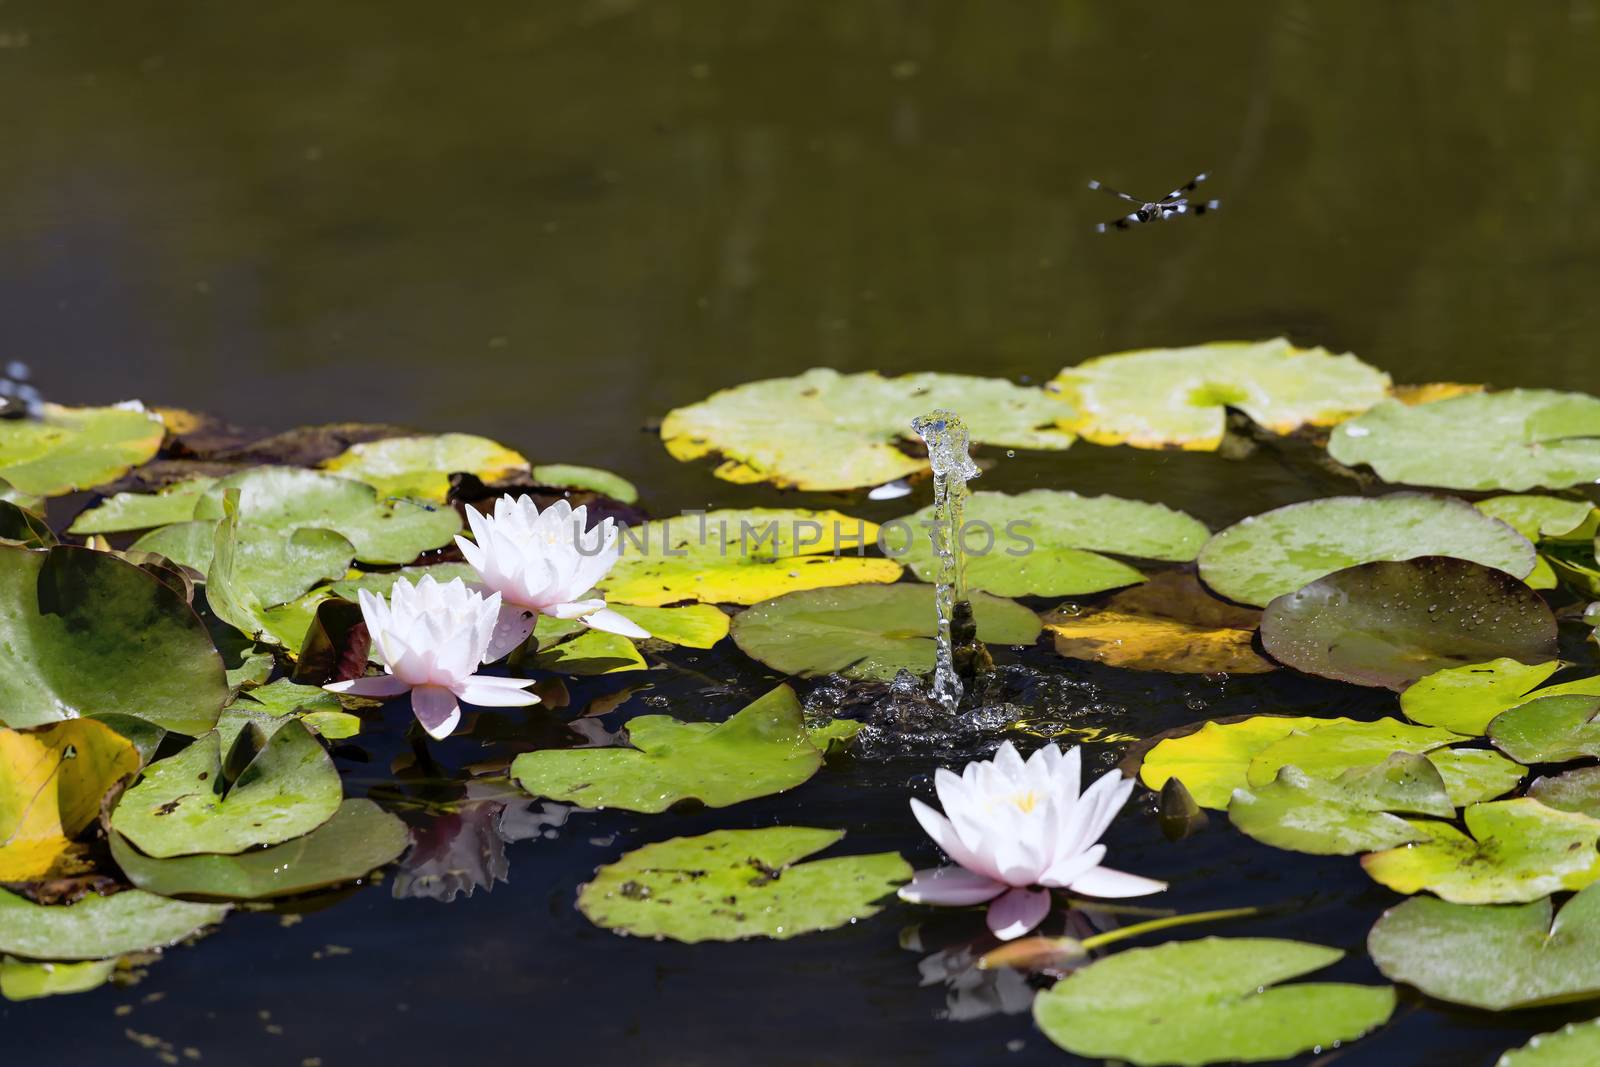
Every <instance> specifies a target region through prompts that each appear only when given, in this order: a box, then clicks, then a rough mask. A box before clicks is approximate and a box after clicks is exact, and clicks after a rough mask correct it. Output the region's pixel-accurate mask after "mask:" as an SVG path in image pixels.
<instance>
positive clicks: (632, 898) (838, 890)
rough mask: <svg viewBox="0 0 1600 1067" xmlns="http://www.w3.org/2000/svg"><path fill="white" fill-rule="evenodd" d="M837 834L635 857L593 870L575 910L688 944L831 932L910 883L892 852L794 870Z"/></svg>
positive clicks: (758, 835)
mask: <svg viewBox="0 0 1600 1067" xmlns="http://www.w3.org/2000/svg"><path fill="white" fill-rule="evenodd" d="M843 837H844V831H843V830H819V829H813V828H811V827H804V826H773V827H768V828H765V829H761V830H716V831H713V832H712V833H709V834H702V835H700V836H699V837H675V838H672V839H671V840H670V841H662V842H660V843H658V844H653V845H645V846H644V847H643V848H638V849H634V850H633V851H632V852H630V853H628V854H627V855H625V856H623V857H622V858H621V859H620V860H618V861H616V862H615V863H611V864H607V865H606V866H604V867H601V868H600V869H599V870H598V871H596V872H595V878H594V881H592V882H589V883H588V884H587V885H585V886H584V887H583V888H582V890H580V891H579V893H578V909H579V910H580V911H582V912H583V914H584V915H586V916H587V917H588V918H589V921H590V922H592V923H594V924H595V925H596V926H603V927H605V928H607V929H609V930H613V931H615V932H617V933H619V934H631V935H633V936H635V937H656V938H670V939H671V940H673V941H682V942H686V943H688V944H697V943H699V942H701V941H740V940H743V939H745V938H750V937H770V938H774V939H776V940H780V941H786V940H788V939H789V938H792V937H798V936H799V935H801V934H809V933H813V932H815V931H818V930H832V929H834V928H836V927H840V926H845V925H847V924H849V923H853V922H856V921H857V920H859V919H866V918H870V917H871V916H873V915H876V914H877V913H878V912H879V910H881V909H880V907H879V905H878V901H880V900H882V899H883V898H884V897H885V896H887V895H889V894H890V893H892V892H894V890H895V889H896V888H897V887H898V886H900V885H902V884H904V883H905V882H907V881H909V880H910V879H911V865H910V864H908V863H906V861H905V860H904V859H902V858H901V857H900V854H899V853H898V852H879V853H875V854H873V855H866V856H839V857H835V858H833V859H824V860H812V861H811V862H808V863H802V862H800V861H801V860H804V859H805V858H806V857H807V856H810V855H812V854H814V853H817V852H820V851H822V850H823V849H825V848H827V847H829V846H830V845H834V844H837V843H838V842H839V841H840V840H841V839H842V838H843Z"/></svg>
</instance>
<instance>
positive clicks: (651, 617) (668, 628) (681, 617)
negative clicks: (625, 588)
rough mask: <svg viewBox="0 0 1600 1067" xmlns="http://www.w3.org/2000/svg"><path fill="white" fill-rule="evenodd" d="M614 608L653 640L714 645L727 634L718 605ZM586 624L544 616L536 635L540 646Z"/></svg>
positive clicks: (725, 616) (724, 614)
mask: <svg viewBox="0 0 1600 1067" xmlns="http://www.w3.org/2000/svg"><path fill="white" fill-rule="evenodd" d="M611 610H612V611H615V612H616V613H617V614H618V615H621V616H622V617H623V618H625V619H627V620H628V621H630V622H633V623H636V624H638V625H639V626H641V627H643V629H644V630H645V632H646V633H648V634H649V635H650V637H651V639H654V640H656V641H661V642H664V643H666V644H669V645H681V646H682V647H684V648H711V647H712V646H714V645H715V644H716V643H717V642H718V641H721V640H722V639H723V638H724V637H727V636H728V614H727V612H725V611H723V610H722V609H721V608H719V607H717V606H716V605H715V604H684V605H681V606H680V607H675V608H643V607H639V606H638V605H636V604H617V605H614V606H612V608H611ZM585 629H586V627H585V626H584V624H583V623H582V622H581V621H579V620H577V619H557V618H553V617H551V616H549V615H541V616H540V617H539V623H538V625H537V626H536V627H534V631H533V634H534V637H535V638H537V639H538V642H539V647H540V648H541V649H543V648H545V647H547V646H549V645H553V644H554V643H555V642H557V641H561V640H563V639H565V638H567V637H570V636H572V635H573V634H579V633H583V632H584V630H585Z"/></svg>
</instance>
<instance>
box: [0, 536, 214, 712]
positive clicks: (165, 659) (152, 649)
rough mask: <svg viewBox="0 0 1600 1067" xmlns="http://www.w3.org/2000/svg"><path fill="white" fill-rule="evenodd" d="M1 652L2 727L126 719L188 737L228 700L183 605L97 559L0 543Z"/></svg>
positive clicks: (82, 551)
mask: <svg viewBox="0 0 1600 1067" xmlns="http://www.w3.org/2000/svg"><path fill="white" fill-rule="evenodd" d="M0 645H3V646H4V647H6V648H7V649H8V650H10V652H11V653H12V654H11V655H9V656H8V657H7V662H6V667H5V670H3V671H0V721H3V722H4V723H5V724H7V725H10V726H13V727H18V728H21V727H27V726H39V725H43V724H45V723H50V722H59V721H61V720H64V719H71V718H76V717H80V716H82V717H90V718H94V717H99V716H109V715H127V716H131V717H133V718H137V719H143V720H145V721H147V722H150V723H153V724H155V725H157V726H160V727H162V728H163V729H167V730H171V731H173V732H175V733H181V734H190V735H194V734H201V733H204V732H206V731H207V730H209V729H211V727H212V724H214V723H215V722H216V720H217V713H218V712H220V711H221V710H222V705H223V704H224V703H226V702H227V699H228V687H227V683H226V681H225V679H224V677H223V668H222V657H221V656H219V655H218V654H217V650H216V648H215V647H213V646H212V644H211V638H210V636H209V635H208V634H207V633H206V628H205V624H204V623H202V622H201V621H200V618H199V616H197V615H196V614H195V613H194V609H193V608H191V607H190V606H189V605H188V604H187V603H186V602H185V601H184V600H183V598H182V597H181V596H180V595H178V593H176V592H175V591H173V590H172V589H171V588H170V587H168V586H167V585H165V584H163V583H162V582H161V580H160V579H158V578H157V577H155V576H154V575H152V574H150V573H149V572H148V571H145V570H141V569H140V568H138V567H135V566H134V565H133V564H131V563H128V562H126V561H125V560H122V559H118V558H117V557H115V556H113V555H111V554H109V553H105V552H95V551H93V550H91V549H87V548H75V547H71V546H66V545H58V546H56V547H54V548H52V549H50V550H49V551H48V552H36V551H31V550H29V549H24V548H13V547H5V546H0ZM91 664H92V668H87V665H91ZM86 668H87V669H86Z"/></svg>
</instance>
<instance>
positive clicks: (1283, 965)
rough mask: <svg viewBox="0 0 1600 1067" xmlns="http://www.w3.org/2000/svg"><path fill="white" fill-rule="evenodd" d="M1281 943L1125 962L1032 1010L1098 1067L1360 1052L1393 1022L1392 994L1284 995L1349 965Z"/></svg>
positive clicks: (1335, 986)
mask: <svg viewBox="0 0 1600 1067" xmlns="http://www.w3.org/2000/svg"><path fill="white" fill-rule="evenodd" d="M1343 956H1344V953H1342V952H1340V951H1339V950H1338V949H1333V948H1324V947H1323V946H1321V945H1308V944H1305V943H1303V942H1299V941H1280V940H1277V939H1272V938H1257V937H1239V938H1221V937H1207V938H1202V939H1200V940H1198V941H1169V942H1167V943H1166V944H1164V945H1157V946H1156V947H1154V948H1136V949H1130V950H1128V951H1126V952H1119V953H1116V954H1115V955H1112V956H1108V957H1106V958H1104V959H1101V960H1096V961H1095V962H1094V963H1091V964H1090V965H1089V966H1087V967H1084V968H1081V969H1080V970H1077V971H1075V972H1073V973H1072V974H1071V975H1069V976H1068V977H1067V978H1065V979H1064V980H1062V981H1060V982H1057V983H1056V984H1055V985H1054V986H1052V987H1051V988H1050V989H1048V990H1046V991H1045V992H1043V993H1040V994H1039V996H1038V997H1037V998H1036V999H1035V1000H1034V1002H1033V1018H1034V1021H1035V1022H1037V1023H1038V1024H1039V1029H1041V1030H1043V1031H1044V1033H1045V1036H1046V1037H1048V1038H1049V1039H1050V1040H1051V1041H1054V1042H1055V1043H1056V1044H1057V1045H1060V1046H1061V1047H1062V1048H1064V1049H1066V1050H1067V1051H1068V1052H1070V1053H1073V1054H1074V1055H1077V1056H1082V1057H1085V1058H1086V1059H1092V1060H1117V1061H1122V1062H1126V1063H1132V1064H1139V1065H1146V1064H1151V1065H1153V1064H1184V1065H1198V1064H1207V1063H1231V1062H1246V1063H1253V1062H1262V1061H1267V1060H1281V1059H1286V1058H1288V1057H1290V1056H1293V1055H1296V1054H1297V1053H1300V1052H1305V1051H1307V1050H1309V1049H1313V1048H1326V1047H1329V1046H1334V1045H1338V1044H1340V1043H1341V1042H1346V1041H1354V1040H1355V1039H1356V1038H1358V1037H1360V1036H1361V1035H1362V1034H1365V1033H1367V1032H1368V1031H1370V1030H1373V1029H1374V1028H1376V1027H1378V1026H1381V1025H1383V1023H1385V1022H1386V1021H1388V1018H1389V1015H1390V1014H1391V1013H1392V1012H1393V1011H1394V1004H1395V993H1394V990H1393V989H1392V988H1390V987H1388V986H1361V985H1347V984H1344V983H1334V982H1307V983H1302V984H1299V985H1280V984H1279V983H1281V982H1285V981H1287V980H1288V979H1291V978H1298V977H1300V976H1301V975H1304V974H1310V973H1311V972H1312V971H1317V970H1321V969H1322V968H1324V967H1327V966H1329V965H1330V964H1333V963H1336V962H1337V961H1338V960H1340V959H1342V958H1343Z"/></svg>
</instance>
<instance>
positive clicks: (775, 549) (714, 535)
mask: <svg viewBox="0 0 1600 1067" xmlns="http://www.w3.org/2000/svg"><path fill="white" fill-rule="evenodd" d="M877 538H878V527H877V525H876V524H875V523H870V522H866V521H863V520H861V519H853V518H851V517H850V516H848V515H841V514H840V513H839V512H837V511H804V510H799V509H789V508H751V509H749V510H744V511H736V510H725V511H708V512H706V513H705V514H704V515H703V516H701V515H685V516H679V517H677V518H674V519H663V520H661V521H658V522H649V523H645V524H644V525H643V526H640V527H637V528H636V529H634V530H630V531H627V532H625V533H624V534H623V535H622V538H621V545H622V556H621V558H619V559H618V560H617V562H616V565H615V566H614V567H612V569H611V573H610V574H609V575H608V576H607V577H606V578H604V579H603V580H602V581H601V582H600V589H601V591H603V592H604V593H605V596H606V600H607V602H609V603H610V604H611V606H612V607H616V606H617V605H618V604H638V605H642V606H645V607H660V606H661V605H664V604H673V603H677V602H679V601H685V600H698V601H701V602H703V603H707V604H756V603H759V602H760V601H763V600H767V599H770V598H772V597H775V596H779V595H781V594H783V593H790V592H794V591H795V590H798V589H817V588H822V587H827V586H839V585H853V584H856V583H858V582H893V581H896V580H898V579H899V577H900V574H901V567H900V564H898V563H896V562H895V561H893V560H889V559H877V558H872V557H863V556H861V555H858V554H857V553H859V552H861V551H862V550H864V549H866V548H870V547H872V545H874V544H875V543H876V541H877Z"/></svg>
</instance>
